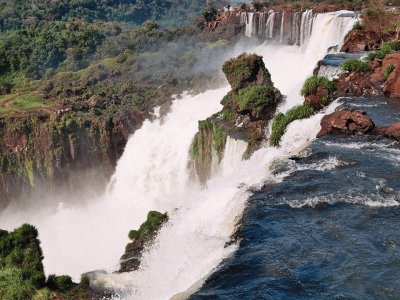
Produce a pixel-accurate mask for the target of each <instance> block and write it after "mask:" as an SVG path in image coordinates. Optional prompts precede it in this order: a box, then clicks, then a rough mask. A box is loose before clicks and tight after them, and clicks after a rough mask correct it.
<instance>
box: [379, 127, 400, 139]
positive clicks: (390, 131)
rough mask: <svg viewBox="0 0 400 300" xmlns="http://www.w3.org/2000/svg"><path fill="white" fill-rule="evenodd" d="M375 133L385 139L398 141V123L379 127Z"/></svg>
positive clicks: (399, 131)
mask: <svg viewBox="0 0 400 300" xmlns="http://www.w3.org/2000/svg"><path fill="white" fill-rule="evenodd" d="M377 131H378V133H379V134H382V135H383V136H385V137H387V138H390V139H393V140H396V141H400V123H393V124H391V125H389V126H385V127H380V128H378V129H377Z"/></svg>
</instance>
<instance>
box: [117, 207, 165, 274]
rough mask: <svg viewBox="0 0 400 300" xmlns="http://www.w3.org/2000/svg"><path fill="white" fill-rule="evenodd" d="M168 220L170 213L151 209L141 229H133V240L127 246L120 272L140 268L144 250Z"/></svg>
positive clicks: (131, 235)
mask: <svg viewBox="0 0 400 300" xmlns="http://www.w3.org/2000/svg"><path fill="white" fill-rule="evenodd" d="M167 221H168V215H167V214H166V213H165V214H162V213H159V212H157V211H151V212H149V213H148V215H147V220H146V222H144V223H143V224H142V225H141V226H140V228H139V230H131V231H130V232H129V238H130V239H131V240H132V242H131V243H129V244H128V245H127V246H126V248H125V253H124V255H122V257H121V261H120V269H119V272H120V273H124V272H132V271H135V270H137V269H138V268H139V266H140V259H141V257H142V253H143V250H144V249H145V247H147V246H149V245H150V244H151V243H152V242H153V241H154V238H155V236H156V235H157V233H158V232H159V230H160V229H161V227H162V226H163V225H164V224H165V223H166V222H167Z"/></svg>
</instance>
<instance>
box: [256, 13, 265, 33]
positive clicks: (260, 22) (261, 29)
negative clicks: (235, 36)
mask: <svg viewBox="0 0 400 300" xmlns="http://www.w3.org/2000/svg"><path fill="white" fill-rule="evenodd" d="M266 16H267V13H264V12H262V13H260V15H259V18H258V35H260V36H262V34H263V33H264V32H265V30H266V23H267V21H266Z"/></svg>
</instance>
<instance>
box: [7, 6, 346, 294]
mask: <svg viewBox="0 0 400 300" xmlns="http://www.w3.org/2000/svg"><path fill="white" fill-rule="evenodd" d="M243 18H244V16H243ZM250 19H251V20H253V16H252V17H250V14H249V16H248V23H249V24H250V22H253V21H250ZM268 19H269V18H268ZM353 22H354V18H351V17H340V13H329V14H321V15H317V17H316V18H315V21H314V24H313V30H312V34H311V36H310V39H309V42H308V44H307V45H306V47H305V49H301V48H300V47H296V46H277V45H268V44H266V45H263V46H259V47H257V48H255V49H254V48H253V49H247V50H248V51H252V52H256V53H258V54H262V55H263V56H264V60H265V63H266V66H267V68H268V69H269V71H270V73H271V74H272V78H273V81H274V83H275V86H277V87H278V88H279V89H280V90H281V92H282V93H283V94H285V95H287V97H288V98H287V102H286V104H285V105H282V106H281V107H280V110H281V111H284V110H286V109H288V108H290V107H292V106H294V105H296V104H299V103H301V102H302V100H303V99H302V98H301V97H300V96H299V91H300V87H301V84H302V83H303V81H304V79H305V78H306V77H307V76H309V75H310V74H311V71H312V69H313V67H314V66H315V64H316V62H317V61H318V60H319V59H321V58H323V56H324V55H325V54H326V50H327V48H328V47H330V46H333V45H337V44H340V43H342V41H343V38H344V36H345V34H346V33H347V31H348V29H350V28H351V26H352V24H353ZM250 28H253V26H251V27H250ZM246 32H247V31H246ZM252 33H253V32H250V33H249V34H250V36H251V35H252ZM246 35H247V34H246ZM276 50H279V51H276ZM235 54H237V53H235ZM228 90H229V87H224V88H222V89H219V90H215V91H208V92H206V93H204V94H200V95H197V96H194V97H192V96H188V95H187V96H185V97H184V98H183V99H181V100H175V101H174V103H173V105H172V107H171V111H170V112H169V113H168V114H167V115H166V116H164V117H163V118H158V119H157V120H155V121H154V122H150V121H146V122H145V124H144V125H143V127H142V128H141V129H140V130H138V131H137V132H136V133H135V134H134V135H133V136H132V137H131V138H130V140H129V142H128V145H127V146H126V149H125V152H124V154H123V156H122V158H121V159H120V161H119V162H118V166H117V170H116V173H115V175H114V176H113V179H112V183H111V188H110V192H109V194H107V195H105V196H104V199H101V200H98V201H96V203H92V204H89V205H88V206H87V207H86V208H82V207H60V208H59V210H58V211H57V212H56V213H53V214H52V215H49V214H48V213H47V215H46V218H39V219H38V216H37V215H36V216H31V217H30V218H29V217H28V218H27V217H26V216H23V217H21V216H20V217H18V216H12V217H11V216H6V217H5V218H3V217H2V218H1V220H0V226H1V227H4V228H10V227H14V226H15V225H17V224H19V223H20V221H21V220H23V221H24V222H30V223H33V224H34V225H36V226H37V227H38V229H39V232H40V238H41V240H42V245H43V250H44V256H45V257H46V259H45V261H44V262H45V267H46V271H47V272H48V273H58V274H64V273H67V274H71V275H75V278H77V277H78V275H79V274H80V273H83V272H85V271H90V270H94V269H99V268H106V269H107V270H113V269H115V268H116V266H117V263H118V258H119V256H120V255H121V254H122V252H123V248H124V245H125V244H126V243H127V238H126V235H127V233H128V231H129V230H130V229H135V228H138V226H139V225H140V224H141V223H142V222H143V221H144V220H145V217H146V214H147V212H148V211H149V210H158V211H161V212H168V213H169V215H170V221H169V222H168V224H167V225H166V226H164V227H163V228H162V229H161V231H160V233H159V235H158V236H157V238H156V241H155V243H154V245H153V246H152V247H151V248H150V249H148V251H147V252H145V253H144V254H143V258H142V264H141V269H140V270H138V271H136V272H132V273H127V274H120V275H118V274H103V275H101V274H100V275H98V276H97V279H96V281H95V283H96V284H98V285H102V286H106V287H109V288H113V289H118V290H120V291H121V294H122V296H123V297H125V298H133V299H168V298H170V297H172V296H174V295H177V294H179V293H182V292H185V291H188V290H189V291H193V290H195V289H196V287H199V285H201V283H202V282H203V280H204V278H206V277H207V276H208V275H209V274H210V272H212V271H213V270H214V269H215V268H216V267H218V265H219V264H220V262H221V260H222V259H223V258H224V257H226V256H228V255H229V254H230V253H232V251H234V250H235V249H236V246H235V245H231V246H229V247H225V246H226V243H227V242H229V240H230V236H231V235H232V233H233V232H234V230H235V225H236V222H237V218H238V217H239V216H240V214H241V212H242V211H243V208H244V205H245V203H246V200H247V199H248V197H249V195H250V194H249V192H248V189H247V187H249V186H251V185H255V184H258V183H260V182H261V181H262V180H263V179H265V178H266V177H267V176H268V172H269V171H268V165H269V164H270V163H271V162H272V161H274V160H275V159H277V158H279V157H282V156H286V155H288V154H289V153H291V152H293V151H296V149H298V148H299V147H300V146H302V145H303V144H304V143H306V142H307V141H309V140H310V139H312V138H313V137H315V134H316V131H318V124H319V121H320V119H321V118H322V116H323V113H320V114H318V115H315V116H313V117H312V118H311V119H309V120H303V121H298V122H296V123H295V124H293V126H290V127H289V129H288V131H287V133H286V134H285V136H284V138H283V141H282V147H281V148H279V149H277V148H268V147H266V148H262V149H260V150H259V151H257V152H256V153H254V154H253V156H252V157H251V158H250V159H249V160H246V161H241V160H240V159H241V154H242V152H243V151H244V148H245V145H244V144H243V143H241V142H239V141H235V140H233V139H228V144H227V148H226V152H225V154H224V157H223V161H222V163H221V164H220V171H219V172H218V171H217V172H215V175H214V177H213V178H211V179H210V180H209V182H208V183H207V188H202V187H201V186H200V185H198V184H196V183H194V182H191V181H190V174H189V170H188V169H187V164H188V160H189V148H190V144H191V141H192V137H193V135H194V134H195V132H196V131H197V125H198V124H197V121H198V120H201V119H205V118H207V117H208V116H210V115H212V114H213V113H215V112H217V111H219V110H220V108H221V106H220V104H219V102H220V100H221V99H222V97H223V96H224V95H225V94H226V92H227V91H228ZM333 108H334V105H333V106H331V107H330V108H329V109H330V110H332V109H333ZM232 165H233V166H234V167H233V168H231V166H232Z"/></svg>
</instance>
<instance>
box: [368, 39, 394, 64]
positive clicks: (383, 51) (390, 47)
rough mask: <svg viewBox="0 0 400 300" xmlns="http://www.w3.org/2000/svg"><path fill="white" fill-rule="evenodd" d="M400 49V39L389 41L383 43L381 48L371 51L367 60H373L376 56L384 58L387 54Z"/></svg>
mask: <svg viewBox="0 0 400 300" xmlns="http://www.w3.org/2000/svg"><path fill="white" fill-rule="evenodd" d="M399 50H400V40H397V41H388V42H383V43H382V44H381V47H380V50H376V51H372V52H369V53H368V55H367V60H369V61H372V60H374V59H375V58H378V59H384V58H385V56H386V55H388V54H390V53H392V52H395V51H399Z"/></svg>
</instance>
